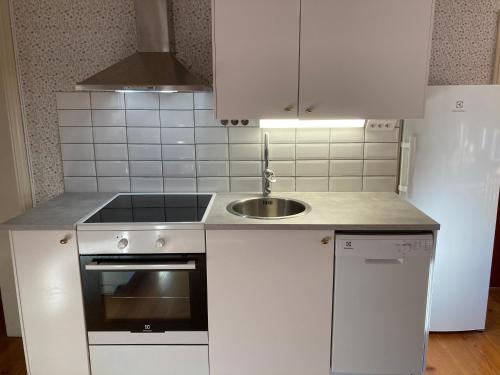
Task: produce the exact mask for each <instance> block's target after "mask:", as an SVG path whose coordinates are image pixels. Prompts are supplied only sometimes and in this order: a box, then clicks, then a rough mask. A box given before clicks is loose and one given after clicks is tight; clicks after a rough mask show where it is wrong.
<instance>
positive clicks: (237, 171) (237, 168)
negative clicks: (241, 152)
mask: <svg viewBox="0 0 500 375" xmlns="http://www.w3.org/2000/svg"><path fill="white" fill-rule="evenodd" d="M229 167H230V170H231V176H236V177H251V176H253V177H257V176H261V175H262V162H261V161H260V160H259V161H231V163H230V166H229Z"/></svg>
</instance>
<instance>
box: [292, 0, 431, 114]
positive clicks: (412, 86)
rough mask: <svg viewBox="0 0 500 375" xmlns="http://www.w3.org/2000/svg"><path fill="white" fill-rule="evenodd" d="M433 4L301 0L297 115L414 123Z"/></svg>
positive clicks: (420, 104)
mask: <svg viewBox="0 0 500 375" xmlns="http://www.w3.org/2000/svg"><path fill="white" fill-rule="evenodd" d="M432 14H433V0H302V5H301V33H300V39H301V42H300V94H299V102H300V106H299V117H301V118H332V117H335V118H362V119H366V118H394V119H400V118H421V117H423V115H424V91H425V88H426V85H427V76H428V67H429V55H430V39H431V29H432V27H431V21H432Z"/></svg>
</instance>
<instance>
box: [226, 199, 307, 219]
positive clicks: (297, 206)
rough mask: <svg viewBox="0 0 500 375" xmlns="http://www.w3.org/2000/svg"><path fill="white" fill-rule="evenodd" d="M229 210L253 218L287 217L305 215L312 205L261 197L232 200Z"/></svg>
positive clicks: (291, 200)
mask: <svg viewBox="0 0 500 375" xmlns="http://www.w3.org/2000/svg"><path fill="white" fill-rule="evenodd" d="M227 210H228V211H229V212H231V213H232V214H234V215H238V216H243V217H247V218H251V219H285V218H290V217H295V216H299V215H304V214H306V213H308V212H309V211H311V207H310V206H309V205H308V204H307V203H305V202H301V201H298V200H294V199H287V198H271V197H261V198H248V199H242V200H239V201H235V202H232V203H230V204H229V205H228V206H227Z"/></svg>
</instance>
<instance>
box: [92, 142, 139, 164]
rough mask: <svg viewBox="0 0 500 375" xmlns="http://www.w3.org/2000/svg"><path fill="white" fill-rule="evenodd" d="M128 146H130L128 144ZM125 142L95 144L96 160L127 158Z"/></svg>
mask: <svg viewBox="0 0 500 375" xmlns="http://www.w3.org/2000/svg"><path fill="white" fill-rule="evenodd" d="M128 147H132V145H129V146H128ZM128 147H127V144H95V145H94V148H95V159H96V160H128V153H127V148H128Z"/></svg>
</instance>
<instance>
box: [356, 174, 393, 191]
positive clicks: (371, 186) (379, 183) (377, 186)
mask: <svg viewBox="0 0 500 375" xmlns="http://www.w3.org/2000/svg"><path fill="white" fill-rule="evenodd" d="M396 182H397V179H396V177H395V176H394V177H363V191H371V192H377V191H379V192H380V191H394V190H395V189H396Z"/></svg>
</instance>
